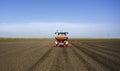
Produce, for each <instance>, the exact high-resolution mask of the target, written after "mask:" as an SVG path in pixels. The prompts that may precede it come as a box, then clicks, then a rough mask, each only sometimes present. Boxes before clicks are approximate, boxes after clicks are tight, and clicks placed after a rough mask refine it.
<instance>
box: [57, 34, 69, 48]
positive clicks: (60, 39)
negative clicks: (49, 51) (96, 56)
mask: <svg viewBox="0 0 120 71" xmlns="http://www.w3.org/2000/svg"><path fill="white" fill-rule="evenodd" d="M55 34H56V37H55V46H56V47H64V46H65V47H68V37H67V34H68V32H55Z"/></svg>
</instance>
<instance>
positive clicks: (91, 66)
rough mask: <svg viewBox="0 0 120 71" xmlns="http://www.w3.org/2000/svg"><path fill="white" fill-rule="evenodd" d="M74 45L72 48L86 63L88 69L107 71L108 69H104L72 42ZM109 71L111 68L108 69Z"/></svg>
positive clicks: (91, 70) (89, 70)
mask: <svg viewBox="0 0 120 71" xmlns="http://www.w3.org/2000/svg"><path fill="white" fill-rule="evenodd" d="M72 45H73V46H74V47H73V48H72V50H73V52H74V53H75V55H76V56H77V57H78V58H79V60H81V62H82V63H83V64H84V67H85V68H86V69H87V71H107V70H108V69H106V70H105V69H103V68H102V67H101V65H100V64H99V63H98V62H96V61H94V60H93V59H92V58H91V57H90V56H88V55H87V54H86V53H84V52H83V51H82V50H78V48H77V47H76V46H75V45H74V44H72ZM108 71H109V70H108Z"/></svg>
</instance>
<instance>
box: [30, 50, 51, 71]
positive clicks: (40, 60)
mask: <svg viewBox="0 0 120 71" xmlns="http://www.w3.org/2000/svg"><path fill="white" fill-rule="evenodd" d="M52 50H53V49H52V48H51V49H49V50H48V51H47V52H46V53H45V54H43V55H42V57H41V58H40V59H39V60H38V61H36V63H34V64H33V65H32V66H31V67H30V68H29V69H28V71H38V70H37V68H39V65H40V64H41V63H42V62H44V61H45V60H46V59H47V58H48V56H49V55H50V54H51V52H52Z"/></svg>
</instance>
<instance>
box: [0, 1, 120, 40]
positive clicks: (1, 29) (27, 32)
mask: <svg viewBox="0 0 120 71" xmlns="http://www.w3.org/2000/svg"><path fill="white" fill-rule="evenodd" d="M119 26H120V0H0V37H54V32H55V31H56V30H59V31H67V32H70V34H69V37H80V38H82V37H84V38H86V37H88V38H90V37H91V38H94V37H95V38H98V37H101V38H103V37H105V38H106V37H108V38H110V37H114V38H120V28H119Z"/></svg>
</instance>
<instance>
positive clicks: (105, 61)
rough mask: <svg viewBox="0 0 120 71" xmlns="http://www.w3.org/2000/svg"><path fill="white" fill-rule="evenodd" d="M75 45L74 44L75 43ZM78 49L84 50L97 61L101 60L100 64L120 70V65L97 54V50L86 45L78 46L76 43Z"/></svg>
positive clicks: (111, 70) (110, 68) (111, 69)
mask: <svg viewBox="0 0 120 71" xmlns="http://www.w3.org/2000/svg"><path fill="white" fill-rule="evenodd" d="M73 45H74V44H73ZM74 46H75V47H76V48H77V49H79V50H81V51H83V52H84V53H85V54H87V55H88V56H90V57H92V58H93V59H94V60H95V61H97V62H99V63H100V64H102V65H103V67H105V68H107V69H109V71H119V70H120V68H119V67H120V65H119V64H118V63H116V62H114V61H111V60H110V59H108V58H106V57H104V56H102V55H100V54H97V53H96V52H93V51H90V50H89V49H88V48H86V47H80V46H76V45H74Z"/></svg>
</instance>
